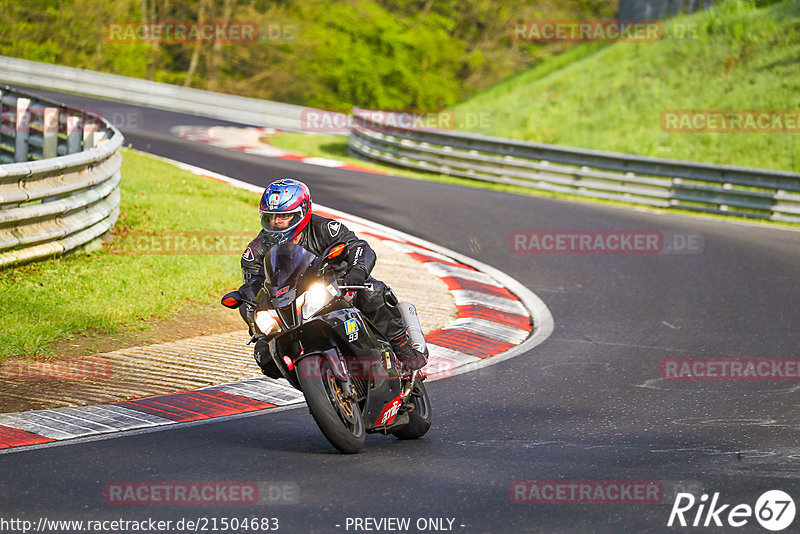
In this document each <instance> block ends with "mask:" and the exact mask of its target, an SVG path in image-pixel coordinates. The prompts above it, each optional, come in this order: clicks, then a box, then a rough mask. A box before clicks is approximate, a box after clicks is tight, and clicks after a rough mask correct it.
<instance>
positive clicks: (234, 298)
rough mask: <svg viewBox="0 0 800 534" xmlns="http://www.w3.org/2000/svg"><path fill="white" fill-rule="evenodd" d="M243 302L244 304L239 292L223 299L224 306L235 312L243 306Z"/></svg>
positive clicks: (229, 294) (232, 292)
mask: <svg viewBox="0 0 800 534" xmlns="http://www.w3.org/2000/svg"><path fill="white" fill-rule="evenodd" d="M242 302H243V298H242V294H241V293H239V291H231V292H230V293H228V294H227V295H225V296H224V297H222V305H223V306H225V307H226V308H230V309H232V310H235V309H236V308H238V307H239V306H241V305H242Z"/></svg>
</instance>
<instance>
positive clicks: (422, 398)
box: [392, 382, 433, 439]
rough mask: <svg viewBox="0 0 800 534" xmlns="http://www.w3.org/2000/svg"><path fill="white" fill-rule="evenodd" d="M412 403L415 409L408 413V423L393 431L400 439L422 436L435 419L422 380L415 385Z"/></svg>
mask: <svg viewBox="0 0 800 534" xmlns="http://www.w3.org/2000/svg"><path fill="white" fill-rule="evenodd" d="M411 403H412V404H413V405H414V409H413V410H411V412H410V413H409V414H408V419H409V421H408V424H407V425H406V426H404V427H403V428H400V429H398V430H395V431H394V432H392V435H394V436H395V437H397V438H398V439H417V438H421V437H422V436H424V435H425V433H426V432H427V431H428V429H429V428H430V427H431V422H432V421H433V412H432V409H431V399H430V397H428V391H427V390H426V389H425V384H423V383H422V382H418V383H417V384H416V385H415V386H414V390H413V391H412V392H411Z"/></svg>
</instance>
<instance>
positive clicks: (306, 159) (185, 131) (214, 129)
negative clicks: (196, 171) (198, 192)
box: [171, 126, 386, 174]
mask: <svg viewBox="0 0 800 534" xmlns="http://www.w3.org/2000/svg"><path fill="white" fill-rule="evenodd" d="M171 131H172V133H174V134H175V135H177V136H178V137H182V138H184V139H188V140H190V141H196V142H199V143H206V144H207V145H212V146H218V147H222V148H227V149H229V150H238V151H239V152H245V153H247V154H256V155H259V156H266V157H269V158H278V159H288V160H291V161H299V162H300V163H307V164H309V165H319V166H321V167H330V168H334V169H344V170H347V171H361V172H370V173H373V174H386V173H385V172H383V171H378V170H375V169H368V168H366V167H360V166H358V165H353V164H351V163H345V162H343V161H338V160H335V159H328V158H320V157H315V156H304V155H302V154H297V153H295V152H290V151H288V150H283V149H282V148H278V147H276V146H272V145H270V144H269V143H264V142H263V141H261V138H262V137H263V136H265V135H270V134H274V133H277V132H278V131H279V130H276V129H274V128H256V127H238V126H175V127H174V128H172V130H171Z"/></svg>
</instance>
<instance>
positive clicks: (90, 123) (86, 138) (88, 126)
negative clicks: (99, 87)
mask: <svg viewBox="0 0 800 534" xmlns="http://www.w3.org/2000/svg"><path fill="white" fill-rule="evenodd" d="M96 131H97V123H96V122H95V121H94V118H93V117H89V116H86V118H85V119H84V122H83V149H84V150H91V149H93V148H94V147H95V142H96V139H95V137H96V135H95V132H96Z"/></svg>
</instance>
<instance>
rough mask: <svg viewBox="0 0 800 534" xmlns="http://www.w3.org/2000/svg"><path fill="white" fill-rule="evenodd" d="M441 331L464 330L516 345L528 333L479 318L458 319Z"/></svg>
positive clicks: (523, 339)
mask: <svg viewBox="0 0 800 534" xmlns="http://www.w3.org/2000/svg"><path fill="white" fill-rule="evenodd" d="M442 330H466V331H468V332H474V333H475V334H480V335H482V336H486V337H488V338H491V339H494V340H495V341H502V342H503V343H510V344H512V345H518V344H520V343H522V342H523V341H525V339H526V338H527V337H528V335H529V334H530V332H528V331H527V330H521V329H519V328H514V327H513V326H508V325H504V324H500V323H495V322H494V321H489V320H487V319H483V318H481V317H460V318H458V319H456V320H455V321H453V322H452V323H450V324H449V325H447V326H446V327H444V328H443V329H442Z"/></svg>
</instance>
